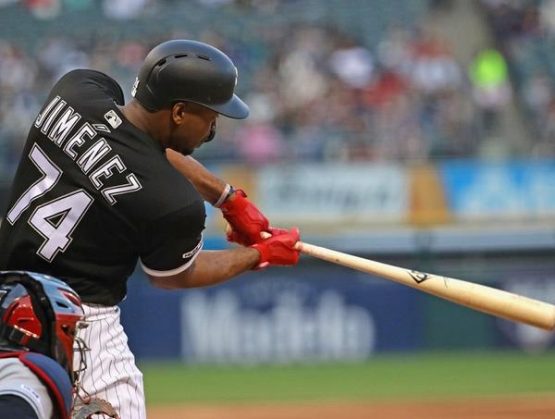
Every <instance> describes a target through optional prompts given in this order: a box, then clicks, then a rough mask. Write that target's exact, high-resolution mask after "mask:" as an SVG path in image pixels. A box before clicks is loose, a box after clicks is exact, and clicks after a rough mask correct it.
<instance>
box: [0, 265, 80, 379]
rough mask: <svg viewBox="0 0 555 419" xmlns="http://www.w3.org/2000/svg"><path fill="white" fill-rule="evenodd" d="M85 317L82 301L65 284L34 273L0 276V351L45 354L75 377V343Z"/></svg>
mask: <svg viewBox="0 0 555 419" xmlns="http://www.w3.org/2000/svg"><path fill="white" fill-rule="evenodd" d="M82 317H83V308H82V307H81V299H80V298H79V296H78V295H77V293H76V292H75V291H73V289H72V288H70V287H69V286H68V285H67V284H66V283H65V282H62V281H60V280H58V279H56V278H53V277H51V276H48V275H43V274H37V273H33V272H23V271H4V272H0V349H1V350H8V351H21V350H25V351H32V352H39V353H42V354H44V355H46V356H49V357H50V358H53V359H54V360H56V361H57V362H58V363H59V364H60V365H61V366H62V367H64V368H65V369H66V370H67V371H68V373H69V374H70V377H72V374H71V373H72V371H73V369H72V363H73V341H74V338H75V329H76V325H77V322H78V321H79V320H81V319H82ZM72 378H73V377H72Z"/></svg>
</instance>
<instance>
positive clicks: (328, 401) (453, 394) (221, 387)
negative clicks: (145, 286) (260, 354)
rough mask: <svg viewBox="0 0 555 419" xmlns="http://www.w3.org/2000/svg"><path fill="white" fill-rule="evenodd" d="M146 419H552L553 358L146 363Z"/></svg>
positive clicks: (479, 355)
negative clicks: (232, 364)
mask: <svg viewBox="0 0 555 419" xmlns="http://www.w3.org/2000/svg"><path fill="white" fill-rule="evenodd" d="M141 367H142V370H143V371H144V373H145V386H146V394H147V406H148V411H149V418H152V419H161V418H165V419H174V418H175V419H177V418H195V419H208V418H210V419H216V418H218V419H239V418H241V419H255V418H257V419H261V418H262V419H293V418H295V419H297V418H298V419H301V418H302V419H304V418H309V419H312V418H317V419H327V418H349V419H351V418H353V419H358V418H360V419H362V418H388V419H389V418H417V419H420V418H427V419H430V418H432V419H433V418H438V419H439V418H461V419H462V418H473V419H475V418H480V419H482V418H483V419H486V418H554V417H555V374H554V372H555V351H550V352H546V353H543V354H534V355H532V354H526V353H522V352H515V351H511V352H449V353H425V354H417V355H412V354H411V355H405V354H396V355H387V356H376V357H374V358H372V359H371V360H369V361H367V362H365V363H352V364H349V363H341V364H314V365H286V366H242V367H228V366H185V365H182V364H176V363H172V364H167V363H164V364H158V363H145V364H142V365H141Z"/></svg>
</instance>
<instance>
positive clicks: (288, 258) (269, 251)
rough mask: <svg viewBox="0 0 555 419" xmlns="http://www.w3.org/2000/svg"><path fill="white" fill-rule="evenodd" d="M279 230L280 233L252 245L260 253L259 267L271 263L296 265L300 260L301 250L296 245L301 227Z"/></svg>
mask: <svg viewBox="0 0 555 419" xmlns="http://www.w3.org/2000/svg"><path fill="white" fill-rule="evenodd" d="M279 230H280V231H279V233H278V234H276V235H273V236H272V237H269V238H267V239H264V240H262V241H261V242H259V243H256V244H254V245H252V246H251V247H253V248H255V249H256V250H258V252H259V253H260V260H259V262H258V265H257V269H262V268H265V267H267V266H269V265H295V264H296V263H297V262H298V260H299V250H297V249H296V248H295V245H296V244H297V242H298V241H299V240H300V233H299V229H298V228H297V227H293V228H292V229H291V230H289V231H287V230H282V229H279Z"/></svg>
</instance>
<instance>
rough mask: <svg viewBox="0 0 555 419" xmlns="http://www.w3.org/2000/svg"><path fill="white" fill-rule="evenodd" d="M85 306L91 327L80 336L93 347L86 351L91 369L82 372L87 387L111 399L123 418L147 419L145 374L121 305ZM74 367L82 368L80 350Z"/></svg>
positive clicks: (80, 331) (84, 384)
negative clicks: (131, 343)
mask: <svg viewBox="0 0 555 419" xmlns="http://www.w3.org/2000/svg"><path fill="white" fill-rule="evenodd" d="M83 309H84V311H85V318H84V322H85V323H87V324H88V327H86V328H84V329H78V333H77V336H78V337H80V338H81V339H83V340H84V341H85V343H86V345H87V346H88V347H89V348H90V350H89V351H86V353H85V360H86V363H87V369H86V370H85V371H84V372H83V373H81V375H80V380H81V382H82V385H83V388H84V389H85V390H86V391H87V392H88V393H89V394H90V395H91V396H92V397H97V398H100V399H104V400H107V401H109V402H110V403H111V404H112V406H114V408H115V409H116V411H117V412H118V413H119V415H120V417H121V419H145V418H146V411H145V397H144V389H143V374H142V373H141V372H140V371H139V369H138V368H137V366H136V365H135V357H134V356H133V354H132V353H131V350H130V349H129V346H128V345H127V335H126V334H125V332H124V330H123V326H122V325H121V323H120V309H119V307H117V306H114V307H104V306H97V305H89V304H83ZM74 366H75V368H76V369H77V368H78V367H79V353H78V352H76V353H75V358H74ZM103 416H104V415H103ZM94 417H95V418H100V417H102V416H98V415H95V416H94Z"/></svg>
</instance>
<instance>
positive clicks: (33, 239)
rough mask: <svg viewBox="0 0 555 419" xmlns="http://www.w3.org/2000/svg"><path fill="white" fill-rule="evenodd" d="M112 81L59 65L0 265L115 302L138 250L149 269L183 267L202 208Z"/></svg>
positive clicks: (22, 166) (18, 179)
mask: <svg viewBox="0 0 555 419" xmlns="http://www.w3.org/2000/svg"><path fill="white" fill-rule="evenodd" d="M118 104H119V105H121V104H123V94H122V91H121V88H120V86H119V85H118V84H117V82H116V81H114V80H113V79H111V78H110V77H108V76H107V75H105V74H103V73H100V72H97V71H92V70H75V71H72V72H70V73H68V74H66V75H65V76H64V77H62V79H60V81H58V83H56V85H55V86H54V88H53V89H52V91H51V93H50V96H49V97H48V99H47V101H46V103H45V105H44V108H43V109H42V110H41V112H40V114H39V115H38V116H37V118H36V120H35V121H34V124H33V126H32V127H31V130H30V132H29V136H28V138H27V143H26V145H25V148H24V151H23V155H22V158H21V161H20V163H19V167H18V169H17V173H16V175H15V179H14V182H13V186H12V192H11V198H10V203H9V205H8V208H7V212H6V214H5V217H4V219H3V220H2V224H1V226H0V269H21V270H27V271H35V272H42V273H46V274H50V275H52V276H54V277H58V278H61V279H63V280H65V281H66V282H67V283H68V284H69V285H70V286H71V287H73V288H74V289H75V290H76V291H77V292H78V293H79V294H80V295H81V298H82V299H83V301H84V302H88V303H95V304H103V305H114V304H116V303H118V302H119V301H121V299H122V298H123V297H124V296H125V294H126V282H127V278H128V277H129V275H130V274H131V273H132V272H133V270H134V268H135V266H136V264H137V259H138V258H140V262H141V264H142V266H143V269H144V270H145V271H146V272H147V273H149V274H152V275H155V276H169V275H172V274H176V273H179V272H181V271H184V270H185V269H187V268H188V267H189V266H190V264H192V263H193V261H194V258H195V257H196V255H197V254H198V252H199V251H200V249H201V248H202V230H203V229H204V222H205V216H206V215H205V208H204V202H203V200H202V197H201V196H200V195H199V193H198V192H197V191H196V189H195V188H194V187H193V185H192V184H191V183H190V182H189V181H188V180H187V179H185V178H184V177H183V176H182V175H181V174H179V173H178V172H177V171H176V170H175V169H174V168H173V167H172V166H171V165H170V164H169V163H168V161H167V159H166V157H165V153H164V150H163V148H162V147H161V145H160V144H159V143H158V142H157V141H155V140H154V139H152V138H150V137H149V136H148V135H147V134H146V133H144V132H142V131H140V130H139V129H138V128H136V127H135V126H133V125H132V124H131V123H130V122H129V121H127V120H126V118H125V117H124V115H123V114H122V113H121V112H120V110H119V108H118V106H117V105H118Z"/></svg>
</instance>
